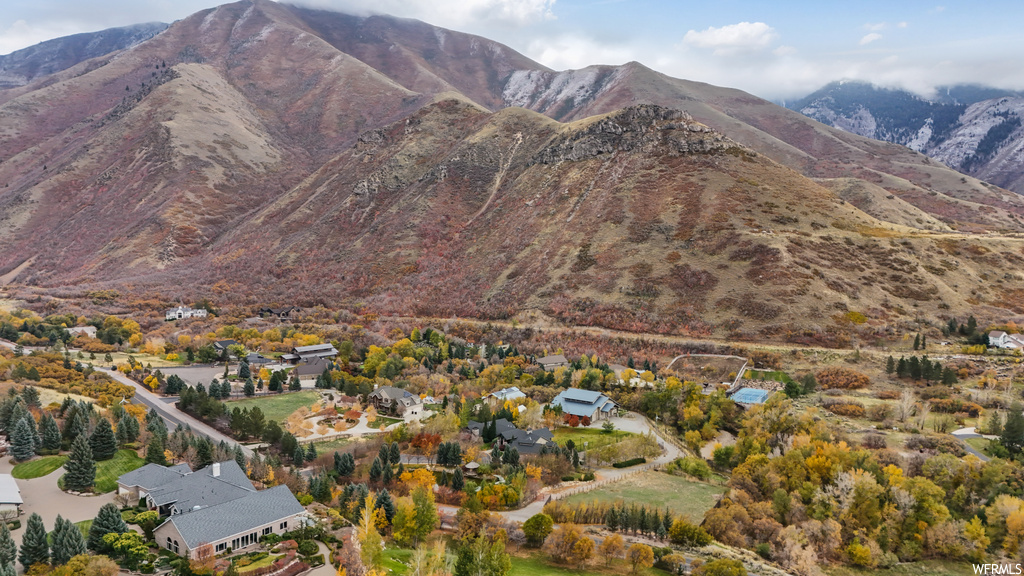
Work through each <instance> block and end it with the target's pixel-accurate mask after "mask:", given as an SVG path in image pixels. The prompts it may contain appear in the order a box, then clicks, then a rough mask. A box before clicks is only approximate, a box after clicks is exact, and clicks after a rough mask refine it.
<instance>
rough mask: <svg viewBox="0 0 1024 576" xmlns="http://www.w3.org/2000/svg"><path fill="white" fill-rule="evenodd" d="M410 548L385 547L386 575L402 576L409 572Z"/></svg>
mask: <svg viewBox="0 0 1024 576" xmlns="http://www.w3.org/2000/svg"><path fill="white" fill-rule="evenodd" d="M410 558H412V550H409V549H406V548H386V549H385V550H384V569H385V570H387V573H388V576H404V575H405V574H406V573H408V572H409V559H410Z"/></svg>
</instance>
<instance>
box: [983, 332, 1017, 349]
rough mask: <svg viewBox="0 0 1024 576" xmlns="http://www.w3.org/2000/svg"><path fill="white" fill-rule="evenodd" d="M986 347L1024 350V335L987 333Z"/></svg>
mask: <svg viewBox="0 0 1024 576" xmlns="http://www.w3.org/2000/svg"><path fill="white" fill-rule="evenodd" d="M988 345H989V346H991V347H993V348H1009V349H1011V350H1016V349H1019V348H1024V335H1021V334H1007V333H1006V332H1003V331H1002V330H993V331H991V332H989V333H988Z"/></svg>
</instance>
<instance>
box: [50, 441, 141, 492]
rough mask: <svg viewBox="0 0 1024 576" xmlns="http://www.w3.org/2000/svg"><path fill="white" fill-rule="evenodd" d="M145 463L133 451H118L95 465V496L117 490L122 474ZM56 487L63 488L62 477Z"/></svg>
mask: <svg viewBox="0 0 1024 576" xmlns="http://www.w3.org/2000/svg"><path fill="white" fill-rule="evenodd" d="M145 463H146V462H145V460H143V459H142V458H140V457H139V455H138V454H136V453H135V451H134V450H118V451H117V454H114V457H113V458H111V459H110V460H103V461H100V462H97V463H96V485H95V487H94V488H93V491H94V492H96V493H97V494H106V493H107V492H113V491H114V490H117V479H118V478H119V477H121V475H122V474H127V473H128V472H131V471H132V470H135V469H136V468H139V467H140V466H142V465H143V464H145ZM57 485H58V486H60V487H61V489H63V488H64V476H61V477H60V478H59V479H58V480H57Z"/></svg>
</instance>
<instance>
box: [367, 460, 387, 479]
mask: <svg viewBox="0 0 1024 576" xmlns="http://www.w3.org/2000/svg"><path fill="white" fill-rule="evenodd" d="M383 473H384V466H383V465H382V464H381V463H380V458H374V459H373V464H371V465H370V480H372V481H374V482H376V481H378V480H380V477H381V474H383Z"/></svg>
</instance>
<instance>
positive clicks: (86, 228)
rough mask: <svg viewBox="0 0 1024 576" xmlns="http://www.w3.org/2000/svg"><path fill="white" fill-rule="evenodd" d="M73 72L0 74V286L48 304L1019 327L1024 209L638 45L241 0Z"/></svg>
mask: <svg viewBox="0 0 1024 576" xmlns="http://www.w3.org/2000/svg"><path fill="white" fill-rule="evenodd" d="M72 60H73V59H72ZM66 64H69V67H67V68H66V69H64V70H61V71H58V72H54V73H52V74H49V75H45V76H42V77H38V78H36V79H35V80H32V81H30V82H29V83H28V84H25V85H23V86H17V87H11V88H8V89H5V90H0V182H3V187H2V188H0V276H3V275H12V276H13V275H16V280H17V282H19V283H21V284H23V285H28V286H31V287H39V288H40V289H42V290H45V291H47V293H48V296H58V297H63V296H77V297H83V296H87V295H88V294H90V293H91V291H93V290H98V289H112V290H117V291H118V292H120V293H131V294H137V295H144V297H145V298H146V299H150V298H159V297H164V298H166V299H168V300H179V299H188V298H195V297H203V296H210V297H213V298H216V299H217V300H218V301H219V302H221V303H224V304H230V303H232V302H236V303H259V302H262V301H289V302H294V303H296V304H299V305H306V306H312V305H316V304H329V305H332V306H336V305H339V304H348V305H351V306H353V307H355V308H358V309H361V310H370V311H374V310H379V311H386V312H389V313H409V314H420V315H431V316H452V315H458V316H475V317H483V318H498V317H510V316H513V315H516V314H518V313H520V312H523V311H526V310H530V311H539V312H542V313H545V314H548V315H550V316H552V317H554V318H557V319H560V320H563V321H565V322H567V323H569V324H599V325H603V326H609V327H613V328H620V329H627V330H638V331H654V332H665V333H689V334H708V333H712V332H714V333H719V334H730V335H734V336H737V337H743V336H749V337H778V338H788V339H792V340H800V339H805V338H816V339H817V340H818V341H822V340H835V341H838V339H839V338H840V337H841V335H842V334H844V333H845V331H846V330H847V329H848V327H849V325H850V321H849V318H850V317H854V318H860V317H861V316H859V315H847V312H850V311H855V312H857V313H858V314H864V315H865V316H867V317H868V318H869V319H871V321H873V322H877V323H879V324H877V325H878V326H880V327H882V326H884V325H886V324H888V323H889V322H898V321H900V320H901V319H911V318H925V317H927V318H937V317H940V316H943V315H951V314H960V315H964V316H965V315H966V314H965V313H966V312H968V311H969V312H972V313H975V314H976V315H979V317H980V316H982V315H987V316H990V317H992V318H1001V319H1005V318H1008V317H1012V316H1013V315H1014V314H1024V291H1021V290H1020V289H1019V286H1020V282H1021V281H1024V277H1022V274H1021V273H1020V272H1019V271H1020V270H1021V269H1022V267H1024V266H1022V265H1024V240H1021V238H1020V237H1019V236H1018V235H1019V233H1021V232H1024V197H1021V196H1019V195H1017V194H1014V193H1012V192H1009V191H1007V190H1005V189H1002V188H999V187H997V186H994V185H992V184H989V183H985V182H981V181H979V180H978V179H975V178H973V177H970V176H967V175H964V174H961V173H959V172H956V171H954V170H951V169H950V168H948V167H946V166H944V165H942V164H940V163H938V162H935V161H933V160H931V159H929V158H928V157H926V156H924V155H922V154H919V153H917V152H915V151H913V150H910V149H908V148H905V147H903V146H898V145H895V144H891V143H887V142H880V141H878V140H874V139H870V138H865V137H862V136H858V135H855V134H851V133H849V132H847V131H843V130H839V129H835V128H831V127H828V126H824V125H822V124H820V123H818V122H815V121H813V120H811V119H809V118H808V117H806V116H804V115H802V114H800V113H798V112H794V111H792V110H787V109H786V108H783V107H781V106H777V105H775V104H772V103H770V102H768V101H765V100H763V99H761V98H757V97H755V96H752V95H750V94H747V93H745V92H742V91H739V90H733V89H727V88H720V87H716V86H711V85H708V84H703V83H698V82H691V81H686V80H680V79H676V78H671V77H669V76H666V75H664V74H660V73H658V72H655V71H653V70H651V69H649V68H646V67H645V66H643V65H641V64H638V63H635V62H634V63H629V64H625V65H623V66H592V67H588V68H584V69H582V70H569V71H553V70H550V69H547V68H546V67H544V66H542V65H540V64H538V63H536V62H534V61H532V60H530V59H529V58H527V57H525V56H523V55H522V54H520V53H518V52H516V51H515V50H513V49H512V48H510V47H508V46H504V45H502V44H499V43H497V42H493V41H491V40H488V39H486V38H481V37H479V36H473V35H469V34H463V33H460V32H455V31H451V30H445V29H442V28H438V27H435V26H431V25H428V24H425V23H423V22H419V21H415V20H408V19H401V18H393V17H388V16H373V17H359V16H352V15H346V14H339V13H334V12H325V11H319V10H313V9H308V8H299V7H295V6H290V5H286V4H280V3H276V2H270V1H267V0H252V1H248V0H247V1H242V2H237V3H233V4H225V5H223V6H219V7H217V8H213V9H209V10H203V11H201V12H198V13H196V14H193V15H192V16H189V17H188V18H185V19H183V20H180V21H178V22H175V23H174V24H173V25H171V26H170V27H169V28H167V29H166V30H164V31H163V32H161V33H159V34H156V35H155V36H153V37H151V38H149V39H148V40H145V41H143V42H141V43H139V44H136V45H134V46H132V47H130V48H124V49H121V50H118V51H115V52H112V53H108V54H104V55H101V56H98V57H95V58H89V59H85V60H81V61H79V62H77V63H72V61H71V60H68V61H66ZM26 65H27V64H26ZM26 289H28V288H26Z"/></svg>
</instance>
